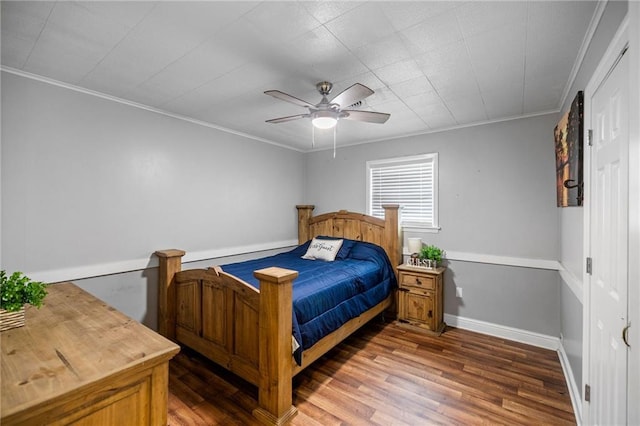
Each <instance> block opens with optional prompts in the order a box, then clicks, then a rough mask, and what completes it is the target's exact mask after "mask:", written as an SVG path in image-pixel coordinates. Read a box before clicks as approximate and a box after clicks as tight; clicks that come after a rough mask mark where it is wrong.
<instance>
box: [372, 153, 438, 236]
mask: <svg viewBox="0 0 640 426" xmlns="http://www.w3.org/2000/svg"><path fill="white" fill-rule="evenodd" d="M436 160H437V154H428V155H423V156H418V157H405V158H398V159H390V160H382V161H372V162H369V163H368V168H369V179H368V184H369V214H370V215H372V216H375V217H380V218H382V217H384V209H383V208H382V205H383V204H400V205H401V207H402V216H401V217H402V225H403V226H417V227H430V228H435V227H437V215H436V212H437V210H436V201H437V197H436V195H437V187H436V184H437V179H436V176H437V169H436V167H437V161H436Z"/></svg>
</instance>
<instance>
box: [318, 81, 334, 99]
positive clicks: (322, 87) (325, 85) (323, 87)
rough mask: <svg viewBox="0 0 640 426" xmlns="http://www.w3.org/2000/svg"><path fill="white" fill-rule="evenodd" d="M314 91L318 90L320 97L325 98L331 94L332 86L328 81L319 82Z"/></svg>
mask: <svg viewBox="0 0 640 426" xmlns="http://www.w3.org/2000/svg"><path fill="white" fill-rule="evenodd" d="M316 89H318V92H320V94H321V95H322V96H327V95H328V94H329V93H331V89H333V84H331V83H329V82H328V81H321V82H320V83H318V84H316Z"/></svg>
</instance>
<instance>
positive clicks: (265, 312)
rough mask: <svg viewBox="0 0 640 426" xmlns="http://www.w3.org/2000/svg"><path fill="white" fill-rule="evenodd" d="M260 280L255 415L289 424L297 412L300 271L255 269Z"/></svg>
mask: <svg viewBox="0 0 640 426" xmlns="http://www.w3.org/2000/svg"><path fill="white" fill-rule="evenodd" d="M253 274H254V276H255V277H256V278H257V279H258V280H260V312H259V317H258V335H259V337H258V345H259V346H258V347H259V351H260V355H259V361H258V362H259V371H260V377H259V379H258V381H259V383H258V408H256V409H255V410H254V411H253V415H254V417H255V418H256V419H258V420H259V421H260V422H261V423H263V424H269V425H280V424H284V423H286V422H287V421H288V420H289V419H290V418H292V417H293V416H294V415H295V414H296V413H297V409H296V408H295V407H294V406H293V397H292V391H293V388H292V383H291V380H292V377H293V372H292V357H293V355H292V354H291V336H292V321H291V319H292V315H293V304H292V303H293V302H292V297H293V296H292V295H293V280H294V279H296V277H297V276H298V273H297V272H296V271H291V270H288V269H282V268H276V267H271V268H266V269H260V270H258V271H255V272H254V273H253Z"/></svg>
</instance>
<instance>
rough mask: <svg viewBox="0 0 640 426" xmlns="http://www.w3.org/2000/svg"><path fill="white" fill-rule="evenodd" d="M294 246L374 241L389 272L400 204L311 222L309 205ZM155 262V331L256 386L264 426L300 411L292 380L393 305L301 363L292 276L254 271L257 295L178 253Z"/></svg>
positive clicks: (327, 340) (385, 304)
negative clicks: (190, 265)
mask: <svg viewBox="0 0 640 426" xmlns="http://www.w3.org/2000/svg"><path fill="white" fill-rule="evenodd" d="M296 207H297V209H298V241H299V243H300V244H303V243H304V242H306V241H308V240H310V239H311V238H312V237H314V236H318V235H327V236H335V237H344V238H349V239H353V240H361V241H368V242H372V243H375V244H378V245H379V246H381V247H382V248H384V250H385V251H386V253H387V255H388V256H389V259H390V260H391V264H392V265H393V268H394V272H395V273H396V274H397V269H396V268H397V266H398V265H399V264H400V263H401V256H402V254H401V234H400V231H399V230H400V228H399V224H398V222H399V218H398V205H385V206H383V207H384V209H385V219H384V220H383V219H378V218H375V217H372V216H367V215H364V214H360V213H353V212H347V211H345V210H341V211H339V212H335V213H325V214H322V215H319V216H315V217H312V211H313V208H314V206H310V205H299V206H296ZM155 254H156V255H157V256H158V258H159V261H160V264H159V278H158V279H159V286H158V291H159V295H158V331H159V332H160V334H162V335H164V336H166V337H168V338H170V339H172V340H175V341H177V342H179V343H182V344H184V345H185V346H188V347H190V348H192V349H195V350H196V351H198V352H199V353H201V354H202V355H204V356H206V357H207V358H209V359H211V360H212V361H214V362H216V363H218V364H220V365H221V366H223V367H225V368H226V369H228V370H229V371H231V372H233V373H235V374H237V375H238V376H240V377H242V378H243V379H245V380H247V381H248V382H250V383H252V384H254V385H256V386H257V387H258V408H256V409H255V410H254V412H253V415H254V416H255V417H256V418H257V419H258V420H259V421H261V422H262V423H265V424H283V423H285V422H287V421H288V420H289V419H290V418H291V417H293V416H294V415H295V414H296V412H297V410H296V408H295V407H294V406H293V405H292V378H293V376H295V375H296V374H297V373H299V372H300V371H301V370H303V369H304V368H305V367H307V366H308V365H309V364H311V363H312V362H313V361H315V360H316V359H318V358H319V357H321V356H322V355H324V354H325V353H326V352H327V351H329V350H330V349H331V348H333V347H334V346H335V345H337V344H338V343H339V342H341V341H342V340H343V339H345V338H346V337H347V336H349V335H350V334H351V333H353V332H354V331H355V330H357V329H358V328H360V327H361V326H362V325H363V324H365V323H366V322H368V321H369V320H370V319H372V318H373V317H375V316H376V315H378V314H380V313H382V312H383V311H385V310H387V309H389V308H395V303H394V302H395V294H392V295H391V296H389V297H388V298H387V299H385V300H384V301H382V302H381V303H379V304H378V305H376V306H374V307H373V308H371V309H369V310H368V311H366V312H364V313H363V314H361V315H360V316H359V317H356V318H353V319H352V320H350V321H348V322H347V323H346V324H344V325H343V326H342V327H340V328H339V329H337V330H336V331H334V332H333V333H331V334H329V335H327V336H325V337H324V338H323V339H321V340H320V341H318V342H317V343H316V344H315V345H314V346H313V347H311V348H309V349H307V350H305V351H304V352H303V356H302V361H303V363H302V365H301V366H299V365H297V364H296V362H295V361H294V359H293V356H292V353H291V343H292V342H291V339H292V338H291V336H292V323H291V318H292V309H293V306H292V282H293V280H294V279H295V278H296V277H297V276H298V273H297V272H296V271H291V270H287V269H282V268H275V267H273V268H266V269H261V270H258V271H255V272H254V275H255V277H256V278H257V279H258V280H259V281H260V290H256V289H255V288H254V287H253V286H251V285H249V284H247V283H246V282H244V281H242V280H240V279H238V278H236V277H234V276H233V275H231V274H227V273H225V272H223V271H222V270H221V269H220V268H219V267H211V268H208V269H192V270H184V271H182V270H181V266H182V265H181V262H182V261H181V258H182V256H184V254H185V252H184V251H182V250H175V249H172V250H160V251H157V252H155Z"/></svg>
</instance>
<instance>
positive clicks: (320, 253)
mask: <svg viewBox="0 0 640 426" xmlns="http://www.w3.org/2000/svg"><path fill="white" fill-rule="evenodd" d="M342 241H343V240H319V239H317V238H314V239H313V240H311V244H309V248H308V249H307V252H306V253H305V254H304V256H302V258H303V259H310V260H316V259H320V260H326V261H328V262H333V261H334V260H335V258H336V255H337V254H338V251H340V247H342Z"/></svg>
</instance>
